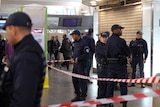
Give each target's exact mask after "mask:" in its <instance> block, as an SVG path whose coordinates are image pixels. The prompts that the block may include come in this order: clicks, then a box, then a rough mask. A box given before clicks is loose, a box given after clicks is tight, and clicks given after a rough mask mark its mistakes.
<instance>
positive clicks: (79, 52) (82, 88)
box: [71, 30, 89, 102]
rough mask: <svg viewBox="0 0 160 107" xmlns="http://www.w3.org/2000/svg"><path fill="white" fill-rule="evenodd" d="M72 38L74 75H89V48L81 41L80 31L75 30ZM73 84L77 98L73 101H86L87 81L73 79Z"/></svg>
mask: <svg viewBox="0 0 160 107" xmlns="http://www.w3.org/2000/svg"><path fill="white" fill-rule="evenodd" d="M71 35H72V38H73V40H74V50H73V59H72V62H73V63H74V65H73V73H76V74H80V75H87V72H85V69H86V63H87V62H86V61H88V58H89V47H88V45H87V43H86V41H85V40H83V39H81V37H80V32H79V31H78V30H74V31H73V32H72V33H71ZM72 82H73V86H74V92H75V94H76V97H75V98H74V99H72V100H71V101H72V102H74V101H82V100H85V98H86V96H87V80H85V79H80V78H76V77H72Z"/></svg>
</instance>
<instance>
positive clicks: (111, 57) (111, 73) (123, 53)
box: [106, 24, 130, 107]
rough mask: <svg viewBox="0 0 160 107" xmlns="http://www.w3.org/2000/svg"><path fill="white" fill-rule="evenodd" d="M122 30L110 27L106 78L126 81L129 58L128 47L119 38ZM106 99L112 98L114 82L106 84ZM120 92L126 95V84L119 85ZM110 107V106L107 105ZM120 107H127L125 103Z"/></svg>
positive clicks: (116, 26) (118, 26) (120, 27)
mask: <svg viewBox="0 0 160 107" xmlns="http://www.w3.org/2000/svg"><path fill="white" fill-rule="evenodd" d="M122 29H124V27H122V26H120V25H118V24H115V25H113V26H112V27H111V31H112V32H113V34H112V35H111V37H110V38H108V40H107V44H106V46H107V50H106V56H107V63H108V68H107V76H108V78H115V79H117V78H118V79H127V78H128V76H127V66H126V64H127V56H129V54H130V52H129V47H128V46H127V44H126V41H125V40H124V39H122V38H120V36H121V35H122ZM107 85H108V86H107V97H108V98H109V97H113V91H114V82H108V84H107ZM120 92H121V95H126V94H127V83H120ZM108 106H109V107H112V106H113V105H112V104H109V105H108ZM122 107H127V102H122Z"/></svg>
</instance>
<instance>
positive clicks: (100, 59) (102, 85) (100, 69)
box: [95, 32, 109, 99]
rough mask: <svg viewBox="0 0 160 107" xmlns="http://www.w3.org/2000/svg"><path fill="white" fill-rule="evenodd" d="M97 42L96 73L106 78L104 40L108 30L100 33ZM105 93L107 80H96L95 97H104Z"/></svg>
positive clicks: (105, 40) (99, 76) (106, 37)
mask: <svg viewBox="0 0 160 107" xmlns="http://www.w3.org/2000/svg"><path fill="white" fill-rule="evenodd" d="M98 36H99V43H97V45H96V49H95V56H96V61H97V73H98V78H107V58H106V56H105V55H106V54H105V51H106V42H107V39H108V37H109V32H108V33H107V32H106V33H105V32H103V33H100V34H98ZM106 93H107V82H106V81H98V92H97V99H99V98H106Z"/></svg>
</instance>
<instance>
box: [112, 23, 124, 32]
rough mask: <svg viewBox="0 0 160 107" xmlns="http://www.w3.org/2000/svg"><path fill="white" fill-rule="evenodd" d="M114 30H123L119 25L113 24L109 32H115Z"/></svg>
mask: <svg viewBox="0 0 160 107" xmlns="http://www.w3.org/2000/svg"><path fill="white" fill-rule="evenodd" d="M115 29H124V27H122V26H121V25H118V24H115V25H113V26H112V27H111V31H113V30H115Z"/></svg>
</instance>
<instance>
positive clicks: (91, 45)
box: [83, 29, 95, 82]
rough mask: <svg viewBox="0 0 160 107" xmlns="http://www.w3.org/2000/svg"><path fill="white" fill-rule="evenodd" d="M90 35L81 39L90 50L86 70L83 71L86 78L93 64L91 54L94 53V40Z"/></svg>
mask: <svg viewBox="0 0 160 107" xmlns="http://www.w3.org/2000/svg"><path fill="white" fill-rule="evenodd" d="M90 30H91V29H90ZM92 32H93V31H92ZM90 33H91V32H90ZM90 33H89V34H87V35H86V36H84V37H83V39H84V40H85V41H86V42H87V45H88V46H89V48H90V54H89V56H90V58H89V60H88V63H87V67H86V70H85V71H86V72H87V76H89V73H90V69H91V67H92V62H93V54H94V53H95V40H94V38H93V37H91V35H90ZM89 82H90V81H89Z"/></svg>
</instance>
